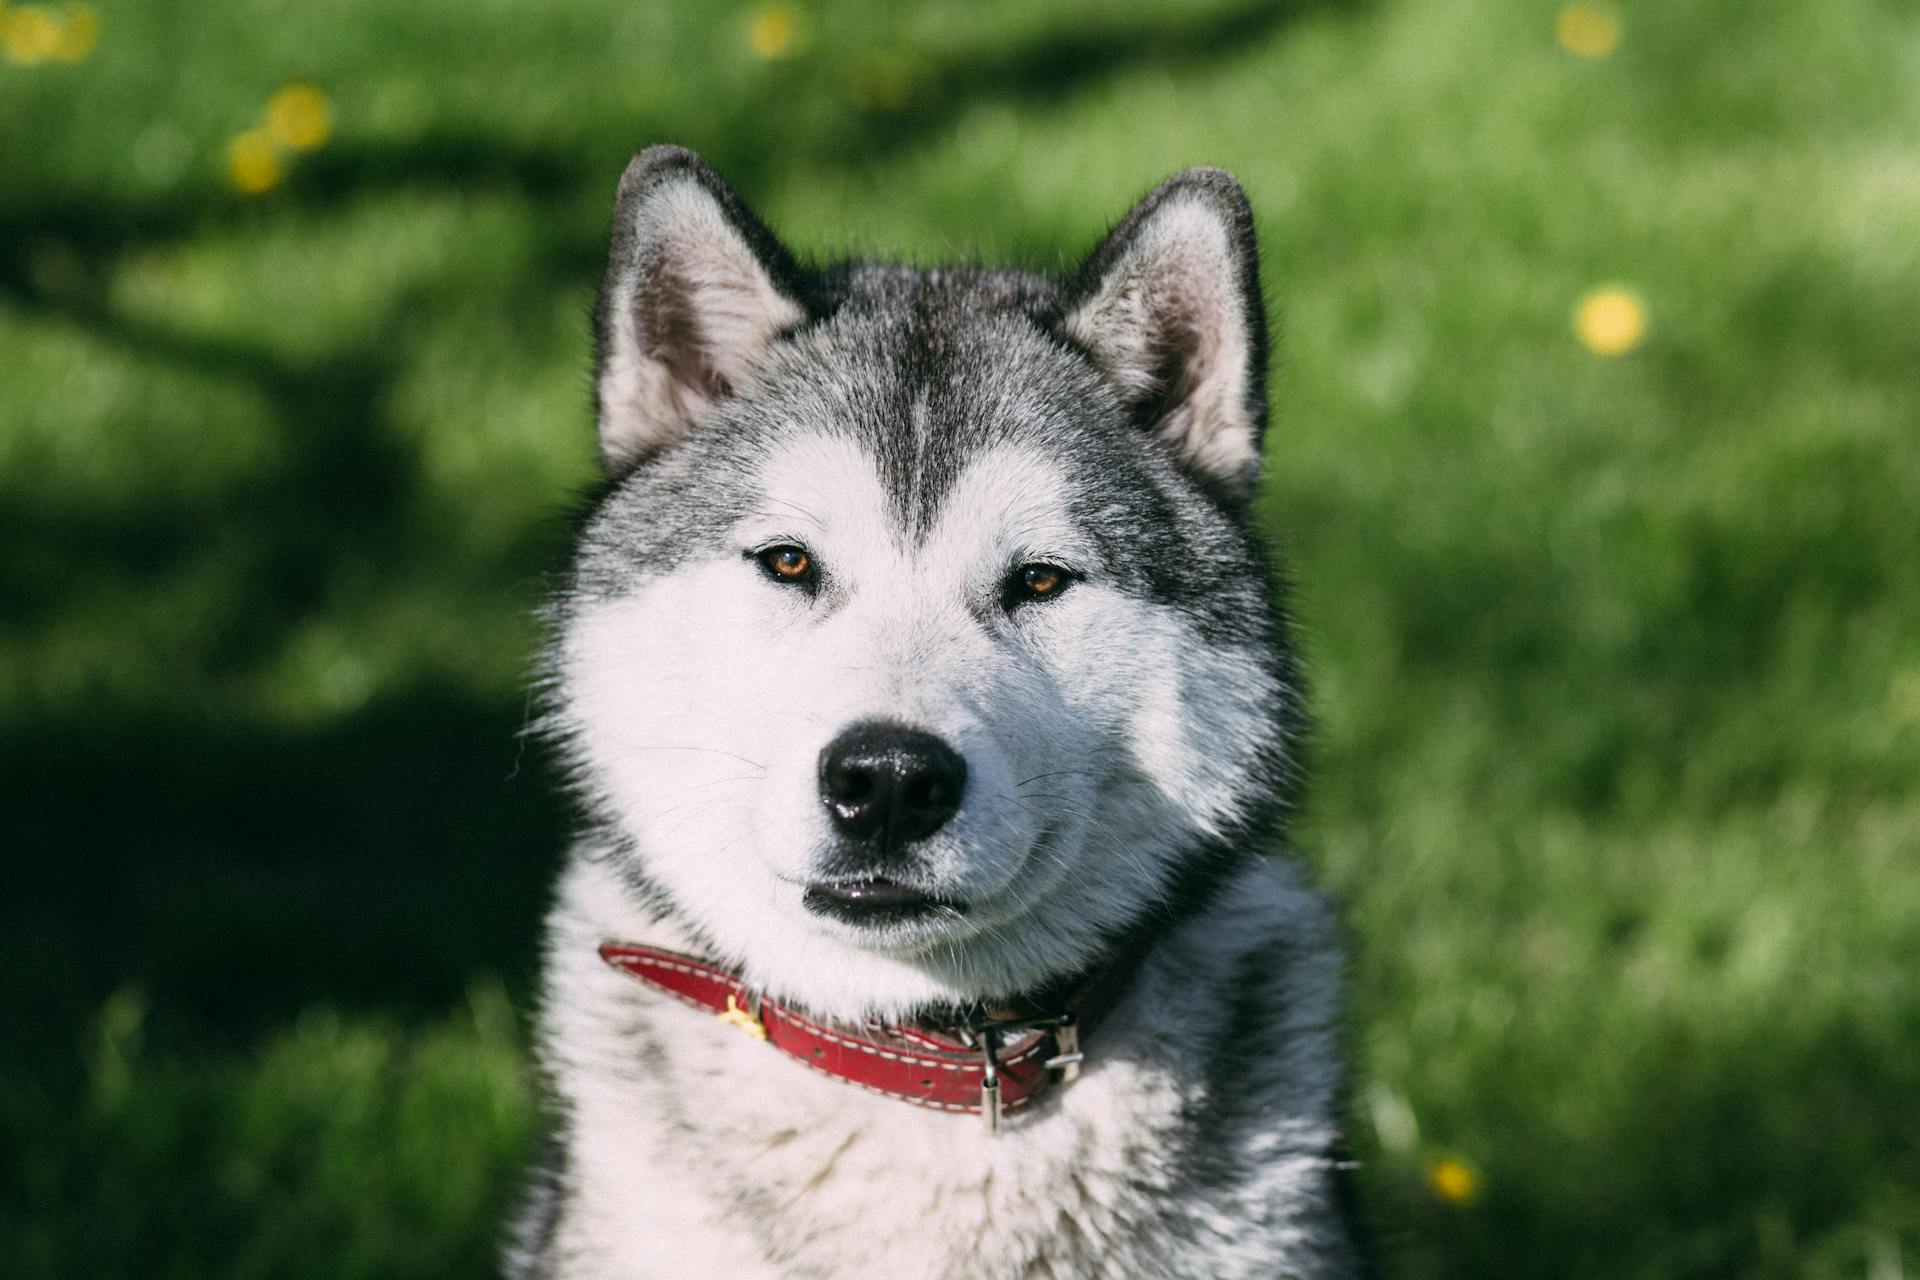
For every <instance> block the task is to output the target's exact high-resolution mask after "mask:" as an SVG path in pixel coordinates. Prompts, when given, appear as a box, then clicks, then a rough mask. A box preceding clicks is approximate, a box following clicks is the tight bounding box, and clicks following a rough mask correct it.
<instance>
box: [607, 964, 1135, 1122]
mask: <svg viewBox="0 0 1920 1280" xmlns="http://www.w3.org/2000/svg"><path fill="white" fill-rule="evenodd" d="M600 958H601V959H603V960H605V961H606V962H607V963H608V964H610V965H612V966H613V967H614V968H616V969H618V970H620V971H621V972H623V973H626V974H630V975H631V976H633V977H635V978H638V979H639V980H640V981H642V982H644V983H646V984H647V985H648V986H650V987H653V988H655V989H657V990H660V991H664V992H666V993H667V994H669V995H671V996H674V997H676V998H677V999H679V1000H681V1001H682V1002H683V1003H686V1004H689V1005H692V1006H693V1007H694V1008H696V1009H702V1010H705V1011H706V1012H709V1013H713V1014H716V1015H718V1016H719V1017H720V1018H721V1019H723V1020H724V1021H727V1022H731V1023H733V1024H734V1025H736V1026H738V1027H739V1028H740V1029H741V1030H742V1031H743V1032H745V1033H746V1034H748V1035H750V1036H753V1037H754V1038H755V1039H759V1040H764V1041H766V1042H767V1043H768V1044H770V1045H772V1046H773V1047H774V1048H776V1049H779V1050H780V1051H782V1052H783V1053H786V1054H788V1055H789V1056H791V1057H794V1058H797V1059H799V1060H800V1062H802V1063H803V1064H805V1065H806V1066H808V1067H811V1068H812V1069H813V1070H815V1071H819V1072H822V1073H823V1074H826V1075H830V1076H834V1077H836V1078H838V1079H840V1080H844V1081H846V1082H847V1083H849V1084H854V1085H858V1086H859V1087H860V1088H862V1089H866V1090H869V1091H871V1092H873V1093H882V1094H886V1095H887V1096H889V1097H893V1098H899V1099H901V1100H902V1101H904V1102H910V1103H912V1104H914V1105H915V1106H918V1107H927V1108H930V1109H932V1110H935V1111H951V1112H965V1113H969V1114H974V1115H982V1116H984V1117H985V1118H986V1122H987V1128H988V1130H989V1131H990V1132H991V1131H997V1130H998V1127H999V1119H1000V1115H1001V1114H1002V1113H1004V1112H1012V1111H1018V1110H1020V1109H1021V1108H1023V1107H1027V1106H1030V1105H1031V1104H1032V1103H1033V1101H1034V1099H1035V1098H1037V1097H1039V1096H1040V1095H1041V1094H1042V1093H1044V1092H1045V1091H1046V1090H1047V1089H1048V1088H1049V1087H1051V1086H1052V1085H1054V1084H1055V1083H1066V1082H1068V1081H1070V1080H1072V1079H1073V1078H1074V1077H1075V1076H1076V1075H1078V1073H1079V1064H1080V1051H1079V1041H1080V1039H1081V1038H1082V1037H1084V1036H1085V1035H1087V1034H1088V1033H1089V1032H1091V1031H1092V1030H1093V1028H1094V1026H1095V1025H1097V1023H1098V1022H1099V1021H1100V1019H1101V1018H1102V1017H1104V1015H1105V1014H1106V1013H1107V1011H1108V1010H1109V1009H1111V1008H1112V1006H1113V1004H1114V1003H1115V1001H1116V1000H1117V999H1118V997H1119V995H1120V993H1121V991H1122V990H1124V989H1125V986H1126V983H1127V981H1128V979H1130V978H1131V976H1132V972H1133V969H1134V968H1135V967H1136V966H1135V964H1133V963H1125V964H1113V965H1108V966H1106V967H1105V968H1104V969H1102V970H1101V971H1099V972H1098V973H1097V974H1095V975H1094V976H1093V977H1091V978H1090V979H1089V980H1088V981H1086V982H1083V983H1082V984H1081V985H1080V986H1079V987H1078V988H1077V989H1076V990H1074V991H1072V992H1071V993H1070V994H1068V995H1067V996H1066V997H1065V998H1064V1000H1063V1001H1062V1002H1061V1007H1060V1008H1059V1009H1057V1010H1055V1011H1052V1012H1048V1013H1039V1014H1036V1015H1035V1016H1033V1017H1025V1016H1022V1015H1019V1014H1008V1015H1006V1016H994V1015H983V1016H981V1017H979V1018H976V1019H973V1020H971V1021H970V1022H969V1023H968V1024H967V1025H965V1026H955V1027H944V1028H939V1027H927V1026H885V1025H881V1024H879V1023H868V1024H866V1025H864V1026H860V1027H852V1026H846V1025H842V1024H835V1023H827V1022H821V1021H817V1020H815V1019H813V1018H809V1017H807V1016H806V1015H804V1014H802V1013H799V1012H797V1011H795V1010H794V1009H792V1008H789V1007H788V1006H786V1005H783V1004H781V1003H779V1002H778V1001H774V1000H767V999H761V998H758V997H756V996H755V995H754V994H753V993H752V992H750V991H749V990H748V989H747V986H746V984H745V983H744V982H742V981H741V980H740V978H739V976H738V975H736V974H733V973H729V972H728V971H727V970H725V969H721V968H719V967H717V966H715V965H711V964H708V963H706V962H705V961H703V960H698V959H696V958H694V957H693V956H689V955H683V954H681V953H679V952H677V951H668V950H665V949H663V948H660V947H643V946H640V945H638V944H636V943H629V942H603V943H601V944H600Z"/></svg>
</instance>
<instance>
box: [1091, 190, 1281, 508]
mask: <svg viewBox="0 0 1920 1280" xmlns="http://www.w3.org/2000/svg"><path fill="white" fill-rule="evenodd" d="M1067 297H1068V300H1067V305H1066V312H1065V316H1066V319H1065V324H1064V328H1065V331H1066V334H1067V336H1068V337H1069V338H1070V339H1072V340H1073V341H1074V342H1076V343H1078V344H1079V345H1080V346H1081V347H1082V348H1084V349H1085V350H1086V351H1087V352H1088V353H1089V354H1090V355H1092V357H1093V359H1094V361H1095V362H1096V363H1097V364H1098V365H1099V366H1100V368H1101V370H1102V371H1103V372H1104V373H1105V374H1106V375H1107V377H1108V378H1109V379H1110V380H1111V381H1112V382H1113V384H1114V385H1115V386H1116V387H1117V388H1119V390H1120V393H1121V395H1122V396H1123V397H1124V398H1125V399H1126V401H1127V403H1128V404H1129V405H1130V406H1132V407H1133V409H1134V411H1135V413H1136V414H1137V415H1138V418H1139V420H1140V422H1141V423H1142V424H1143V425H1144V426H1146V427H1148V428H1149V429H1150V430H1152V431H1153V433H1154V434H1155V435H1156V436H1157V437H1158V438H1159V439H1160V440H1161V441H1162V442H1163V443H1164V444H1165V445H1166V446H1167V447H1168V448H1169V449H1170V450H1172V451H1173V454H1174V456H1175V457H1176V458H1177V459H1178V460H1179V461H1180V463H1181V464H1182V465H1183V466H1184V467H1186V469H1187V470H1188V471H1189V472H1190V473H1191V474H1193V475H1194V476H1196V477H1197V478H1198V479H1200V480H1201V481H1202V482H1203V483H1205V484H1207V485H1208V486H1209V487H1210V488H1214V489H1216V490H1217V491H1219V492H1222V493H1225V494H1229V495H1233V496H1235V497H1244V496H1246V495H1247V494H1248V493H1249V492H1250V491H1251V488H1252V484H1253V479H1254V476H1255V475H1256V474H1257V473H1258V471H1259V467H1260V440H1261V436H1262V434H1263V433H1264V432H1265V430H1266V419H1267V398H1266V367H1267V329H1266V313H1265V308H1264V307H1263V306H1262V305H1261V301H1260V271H1259V260H1258V256H1257V254H1256V251H1255V248H1254V240H1253V211H1252V210H1251V208H1250V207H1249V206H1248V204H1247V197H1246V193H1245V192H1244V191H1242V190H1241V189H1240V184H1239V183H1238V182H1236V181H1234V179H1233V178H1232V176H1231V175H1229V174H1227V173H1224V172H1222V171H1221V170H1219V169H1188V170H1187V171H1186V172H1184V173H1179V174H1175V175H1174V176H1173V177H1171V178H1169V179H1167V180H1166V181H1165V182H1163V183H1161V184H1160V186H1159V187H1157V188H1156V189H1155V190H1154V191H1153V193H1152V194H1150V195H1149V196H1147V198H1146V199H1144V200H1142V201H1141V202H1140V203H1139V204H1138V205H1136V206H1135V207H1134V210H1133V212H1132V213H1129V214H1128V215H1127V216H1126V218H1125V220H1124V221H1122V222H1121V223H1120V225H1119V226H1117V227H1115V228H1114V230H1113V232H1112V234H1110V235H1109V236H1108V237H1107V239H1106V241H1105V242H1104V243H1103V244H1101V246H1100V247H1099V248H1098V249H1096V250H1094V252H1093V255H1092V256H1091V257H1090V258H1088V259H1087V262H1086V265H1085V266H1084V267H1082V268H1081V270H1080V274H1079V277H1078V278H1077V279H1076V280H1075V282H1074V283H1073V284H1072V285H1071V286H1070V287H1069V290H1068V295H1067Z"/></svg>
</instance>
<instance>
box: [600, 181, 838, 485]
mask: <svg viewBox="0 0 1920 1280" xmlns="http://www.w3.org/2000/svg"><path fill="white" fill-rule="evenodd" d="M799 275H800V273H799V270H798V268H797V267H796V266H795V264H794V261H793V256H792V255H791V254H789V253H788V252H787V250H786V249H785V247H784V246H782V245H781V244H780V242H779V241H778V240H776V239H774V237H773V234H772V233H771V232H770V231H768V230H767V229H766V227H765V226H764V225H762V223H761V222H760V220H759V219H758V218H756V217H754V216H753V213H752V211H750V210H749V209H748V208H747V207H746V205H745V204H744V203H742V202H741V200H740V197H739V196H737V195H735V194H734V192H733V189H732V188H731V187H729V186H727V184H726V183H724V182H722V181H721V180H720V176H719V175H718V174H716V173H714V171H713V170H712V169H709V168H708V167H707V165H706V162H705V161H703V160H701V159H700V157H699V156H697V155H695V154H694V153H693V152H691V151H688V150H685V149H684V148H681V147H649V148H648V149H647V150H645V151H642V152H641V153H640V154H639V155H637V156H635V157H634V158H633V162H632V163H631V164H629V165H628V166H627V171H626V173H625V174H624V175H622V176H621V179H620V194H619V197H618V198H617V199H616V201H615V203H614V210H613V244H612V249H611V251H610V253H609V255H608V261H607V275H606V280H605V282H604V283H603V284H602V285H601V288H600V304H599V309H598V311H597V312H596V314H595V340H596V341H595V346H596V362H595V371H594V392H595V397H596V400H597V402H598V405H599V420H600V453H601V457H602V458H603V460H604V461H605V462H606V464H607V466H608V467H609V468H610V469H617V468H621V467H625V466H630V465H632V464H633V463H636V462H639V461H642V460H643V459H645V458H647V457H648V456H649V455H651V454H653V453H655V452H657V451H658V450H659V449H661V448H663V447H664V446H666V445H667V444H669V443H671V442H672V441H673V440H674V439H676V438H677V437H678V436H679V435H680V434H681V433H682V432H684V431H686V430H687V428H688V427H690V426H691V425H692V424H693V423H694V422H695V421H696V420H697V419H698V418H699V417H700V415H701V414H703V413H705V412H706V411H707V410H708V409H709V408H710V407H711V406H712V405H714V404H715V403H717V402H718V401H720V400H723V399H725V398H726V397H728V396H730V395H732V394H733V393H734V392H735V391H736V390H737V389H738V388H739V387H740V385H741V384H742V383H743V382H744V381H745V380H747V379H748V378H749V377H751V376H752V373H753V370H754V368H755V366H757V365H758V364H759V362H760V360H761V358H762V357H763V356H765V355H766V352H767V348H768V347H769V346H770V345H771V344H772V342H773V340H774V338H775V337H776V336H778V335H779V333H780V332H781V331H782V330H784V329H788V328H791V327H792V326H794V325H796V324H799V323H800V322H801V321H802V320H804V319H805V318H806V315H807V312H806V309H805V308H804V307H803V306H802V305H801V304H800V302H799V301H798V295H799V287H798V281H799Z"/></svg>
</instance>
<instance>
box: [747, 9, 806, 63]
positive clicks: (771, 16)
mask: <svg viewBox="0 0 1920 1280" xmlns="http://www.w3.org/2000/svg"><path fill="white" fill-rule="evenodd" d="M747 45H748V46H749V47H750V48H751V49H752V50H753V52H754V53H755V55H757V56H759V57H762V58H765V59H767V60H768V61H778V60H780V59H782V58H791V57H792V56H793V55H794V54H796V53H798V52H799V51H800V15H799V13H798V12H797V11H796V10H795V9H794V8H793V6H791V5H785V4H769V5H762V6H761V7H760V8H758V9H756V10H754V13H753V17H752V19H751V20H750V21H749V22H748V23H747Z"/></svg>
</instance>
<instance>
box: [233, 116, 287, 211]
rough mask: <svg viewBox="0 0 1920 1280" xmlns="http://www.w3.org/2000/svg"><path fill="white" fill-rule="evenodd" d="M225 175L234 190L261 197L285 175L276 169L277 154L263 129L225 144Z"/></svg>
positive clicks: (270, 139)
mask: <svg viewBox="0 0 1920 1280" xmlns="http://www.w3.org/2000/svg"><path fill="white" fill-rule="evenodd" d="M227 172H228V174H229V175H230V176H231V177H232V179H233V185H234V188H235V189H236V190H238V191H241V192H243V193H245V194H247V195H250V196H259V195H265V194H266V193H267V192H269V191H271V190H273V189H274V188H275V187H277V186H279V185H280V179H281V178H283V177H285V176H286V175H285V171H284V170H283V169H282V168H281V167H280V153H279V152H278V151H276V150H275V149H274V146H273V139H272V138H270V137H268V136H267V134H266V131H265V130H263V129H249V130H247V131H246V132H245V133H240V134H235V135H234V137H233V140H232V141H231V142H229V143H227Z"/></svg>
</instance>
